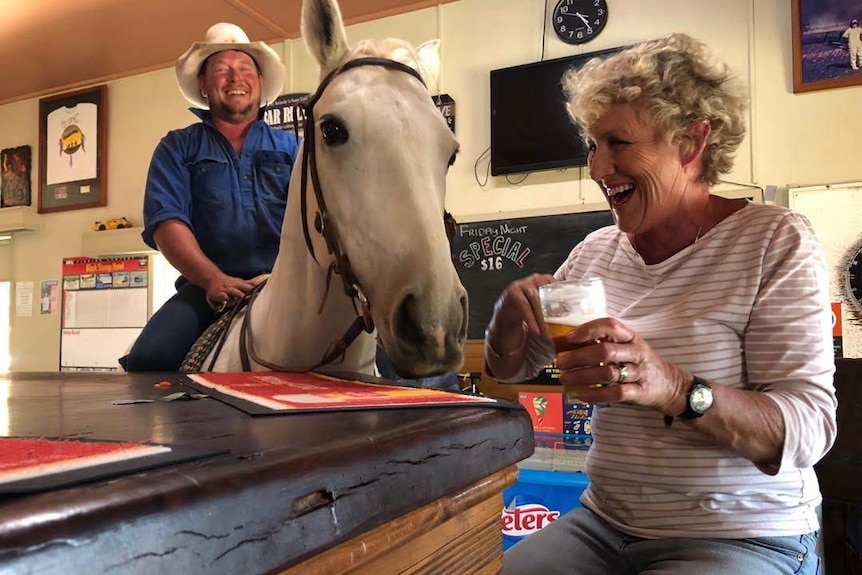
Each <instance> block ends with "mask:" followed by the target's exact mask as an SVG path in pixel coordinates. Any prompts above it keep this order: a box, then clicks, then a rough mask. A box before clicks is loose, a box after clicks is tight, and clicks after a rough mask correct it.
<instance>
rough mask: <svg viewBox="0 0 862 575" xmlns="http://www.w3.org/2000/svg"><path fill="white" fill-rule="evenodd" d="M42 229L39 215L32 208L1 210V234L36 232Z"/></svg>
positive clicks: (14, 207) (18, 207) (13, 207)
mask: <svg viewBox="0 0 862 575" xmlns="http://www.w3.org/2000/svg"><path fill="white" fill-rule="evenodd" d="M41 229H42V222H41V220H40V219H39V214H37V213H36V212H35V210H34V209H33V208H32V207H30V206H10V207H8V208H0V233H4V234H5V233H11V232H35V231H39V230H41Z"/></svg>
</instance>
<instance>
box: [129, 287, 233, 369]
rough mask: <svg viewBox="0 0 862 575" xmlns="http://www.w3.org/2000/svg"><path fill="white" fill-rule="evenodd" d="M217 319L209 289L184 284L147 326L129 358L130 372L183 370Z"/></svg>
mask: <svg viewBox="0 0 862 575" xmlns="http://www.w3.org/2000/svg"><path fill="white" fill-rule="evenodd" d="M216 318H217V315H216V313H215V312H214V311H213V310H212V308H210V306H209V304H207V301H206V292H205V291H204V290H203V289H201V288H199V287H198V286H196V285H194V284H192V283H189V282H186V283H183V284H182V285H180V286H179V287H178V288H177V293H175V294H174V295H173V296H171V298H170V299H168V301H166V302H165V303H164V305H163V306H162V307H160V308H159V310H158V311H157V312H156V313H154V314H153V317H151V318H150V321H148V322H147V324H146V325H145V326H144V329H143V331H141V335H139V336H138V339H137V340H136V341H135V343H134V345H132V349H131V351H129V355H128V357H127V358H126V365H125V368H126V371H173V372H176V371H179V369H180V364H182V362H183V359H185V357H186V354H187V353H188V352H189V350H190V349H191V348H192V346H193V345H194V343H195V342H196V341H197V339H198V338H199V337H200V336H201V334H202V333H203V332H204V331H206V329H207V328H208V327H209V326H210V325H211V324H212V323H213V322H214V321H215V320H216Z"/></svg>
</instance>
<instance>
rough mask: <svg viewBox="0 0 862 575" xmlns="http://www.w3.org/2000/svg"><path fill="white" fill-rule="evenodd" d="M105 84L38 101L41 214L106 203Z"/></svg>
mask: <svg viewBox="0 0 862 575" xmlns="http://www.w3.org/2000/svg"><path fill="white" fill-rule="evenodd" d="M107 93H108V89H107V86H105V85H102V86H95V87H93V88H87V89H85V90H80V91H77V92H69V93H66V94H60V95H57V96H50V97H48V98H43V99H41V100H39V213H40V214H44V213H48V212H62V211H65V210H80V209H83V208H95V207H98V206H104V205H107V203H108V189H107V172H106V166H107V150H108V142H107V134H108V126H107V123H108V113H107V112H108V108H107Z"/></svg>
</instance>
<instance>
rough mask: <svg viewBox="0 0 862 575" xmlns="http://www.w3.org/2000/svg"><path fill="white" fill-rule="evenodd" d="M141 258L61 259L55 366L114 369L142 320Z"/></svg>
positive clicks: (144, 277)
mask: <svg viewBox="0 0 862 575" xmlns="http://www.w3.org/2000/svg"><path fill="white" fill-rule="evenodd" d="M149 282H150V280H149V259H148V258H147V257H117V258H99V259H96V258H84V257H81V258H64V259H63V286H62V288H63V289H62V293H63V317H62V320H61V328H60V329H61V334H60V370H61V371H119V370H120V364H119V361H118V360H119V358H120V357H121V356H123V355H125V354H126V352H127V351H128V349H129V347H130V346H131V345H132V343H133V342H134V341H135V338H137V337H138V335H139V334H140V333H141V330H142V329H143V327H144V324H146V322H147V318H148V317H149V314H148V311H149V310H148V301H149V298H148V286H149Z"/></svg>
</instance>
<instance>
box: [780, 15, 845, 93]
mask: <svg viewBox="0 0 862 575" xmlns="http://www.w3.org/2000/svg"><path fill="white" fill-rule="evenodd" d="M791 13H792V22H793V24H792V25H793V91H794V92H796V93H799V92H810V91H813V90H825V89H827V88H841V87H844V86H856V85H859V84H862V24H860V22H859V21H862V9H860V5H859V4H858V3H857V2H854V1H852V0H834V1H832V2H823V1H822V0H791Z"/></svg>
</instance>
